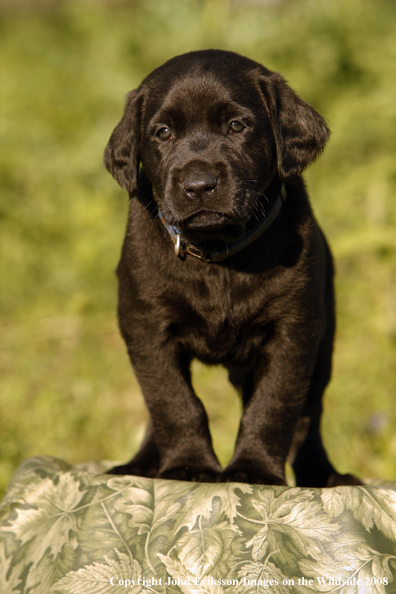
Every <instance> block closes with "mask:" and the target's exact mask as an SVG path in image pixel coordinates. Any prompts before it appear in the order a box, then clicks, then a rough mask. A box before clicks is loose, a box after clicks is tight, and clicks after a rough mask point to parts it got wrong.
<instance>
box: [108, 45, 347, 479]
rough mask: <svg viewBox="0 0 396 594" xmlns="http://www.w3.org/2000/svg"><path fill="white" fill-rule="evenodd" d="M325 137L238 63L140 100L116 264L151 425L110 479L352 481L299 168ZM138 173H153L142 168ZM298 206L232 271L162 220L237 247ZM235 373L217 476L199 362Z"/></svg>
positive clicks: (276, 81) (190, 235)
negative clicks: (184, 244) (330, 441)
mask: <svg viewBox="0 0 396 594" xmlns="http://www.w3.org/2000/svg"><path fill="white" fill-rule="evenodd" d="M328 134H329V132H328V129H327V126H326V124H325V122H324V120H323V119H322V118H321V117H320V116H319V115H318V114H317V113H316V111H315V110H314V109H313V108H312V107H310V106H309V105H308V104H307V103H305V102H304V101H303V100H302V99H300V98H299V97H298V96H297V95H296V94H295V93H294V92H293V91H292V90H291V89H290V88H289V87H288V85H287V84H286V82H285V81H284V79H283V78H282V77H281V76H280V75H279V74H276V73H273V72H270V71H269V70H267V69H266V68H264V67H263V66H261V65H259V64H257V63H255V62H253V61H251V60H249V59H247V58H244V57H242V56H239V55H237V54H234V53H230V52H224V51H218V50H207V51H200V52H192V53H189V54H185V55H182V56H178V57H176V58H174V59H172V60H170V61H169V62H167V63H166V64H164V65H163V66H161V67H160V68H158V69H156V70H155V71H154V72H152V73H151V74H150V75H149V76H148V77H147V78H146V79H145V80H144V81H143V82H142V84H141V85H140V87H139V88H138V89H136V90H135V91H132V92H131V93H130V94H129V95H128V97H127V101H126V106H125V112H124V115H123V117H122V119H121V122H120V123H119V124H118V126H117V127H116V128H115V130H114V132H113V134H112V136H111V138H110V141H109V144H108V146H107V148H106V152H105V164H106V167H107V168H108V170H109V171H110V172H111V173H112V175H113V176H114V177H115V179H116V180H117V181H118V182H119V183H120V184H121V186H122V187H123V188H125V189H126V190H127V191H128V192H129V194H130V196H131V198H133V199H132V200H131V205H130V214H129V221H128V228H127V233H126V237H125V242H124V246H123V251H122V257H121V261H120V264H119V266H118V270H117V273H118V278H119V323H120V328H121V332H122V335H123V337H124V340H125V342H126V345H127V348H128V352H129V356H130V359H131V362H132V365H133V368H134V370H135V373H136V376H137V378H138V380H139V383H140V386H141V388H142V391H143V394H144V397H145V400H146V403H147V406H148V409H149V412H150V418H151V420H150V423H149V427H148V430H147V433H146V437H145V439H144V442H143V444H142V446H141V449H140V450H139V452H138V453H137V454H136V456H135V457H134V458H133V460H131V462H130V463H129V464H126V465H124V466H120V467H117V468H116V469H113V471H112V472H116V473H120V474H121V473H127V474H141V475H144V476H155V477H162V478H173V479H186V480H198V481H216V480H220V481H233V480H236V481H248V482H252V483H264V484H279V485H283V484H285V474H284V467H285V461H286V458H287V456H288V455H290V456H291V458H292V462H293V468H294V471H295V473H296V480H297V484H298V485H304V486H318V487H319V486H326V485H335V484H351V483H353V482H354V481H355V479H354V478H353V477H351V476H350V475H346V476H341V475H339V474H338V473H337V472H336V471H335V470H334V468H333V467H332V465H331V464H330V462H329V461H328V458H327V456H326V453H325V451H324V448H323V446H322V441H321V437H320V432H319V424H320V416H321V410H322V404H321V400H322V394H323V391H324V389H325V387H326V385H327V383H328V381H329V379H330V373H331V356H332V346H333V336H334V325H335V320H334V296H333V266H332V260H331V255H330V251H329V248H328V246H327V244H326V241H325V239H324V237H323V234H322V232H321V231H320V229H319V227H318V225H317V223H316V221H315V218H314V216H313V214H312V210H311V207H310V204H309V201H308V197H307V193H306V190H305V187H304V183H303V181H302V179H301V177H300V174H301V173H302V171H303V170H304V169H305V168H306V167H307V166H308V165H309V164H310V163H311V162H312V161H313V160H314V159H315V158H316V157H317V156H318V154H319V153H320V152H321V151H322V149H323V147H324V145H325V143H326V141H327V138H328ZM139 163H140V164H141V165H142V168H141V171H140V174H139ZM282 183H285V187H286V190H287V196H288V197H287V200H286V203H285V204H284V205H283V207H282V209H281V212H280V214H279V216H278V217H277V219H276V220H275V222H274V223H273V224H272V225H271V226H270V227H269V229H268V230H267V231H266V232H265V233H264V234H263V235H262V236H261V237H260V238H259V239H257V240H256V241H255V242H254V243H252V244H251V245H249V246H248V247H245V248H244V249H243V250H241V251H240V252H239V253H237V254H235V255H233V256H231V257H229V258H228V259H226V260H224V261H223V262H221V263H207V262H203V261H200V260H198V259H196V258H193V257H191V256H189V255H187V256H186V257H185V258H184V259H182V258H179V257H177V256H176V255H175V252H174V245H173V243H172V240H171V238H170V236H169V234H168V233H167V232H166V231H165V228H164V226H163V224H162V223H161V221H160V218H159V215H161V216H162V217H163V219H165V221H166V222H167V223H169V224H171V225H176V226H177V227H178V228H179V229H180V230H181V233H182V235H183V237H184V238H186V239H187V240H188V241H191V242H192V243H193V244H195V245H199V246H208V245H213V244H214V242H220V243H224V242H229V241H234V240H237V239H238V238H241V237H243V236H244V234H245V232H246V230H247V229H248V228H249V227H250V226H251V225H253V224H254V223H255V222H256V221H258V220H260V219H262V218H263V217H265V215H266V213H269V212H270V211H271V209H272V206H273V203H274V201H275V200H276V198H277V196H278V194H279V191H280V188H281V186H282ZM193 358H198V359H200V360H201V361H203V362H204V363H207V364H214V365H218V364H220V365H224V366H225V367H226V368H227V369H228V370H229V373H230V380H231V381H232V382H233V383H234V384H235V385H237V386H238V387H240V389H241V392H242V397H243V404H244V412H243V415H242V419H241V424H240V429H239V434H238V438H237V442H236V446H235V453H234V456H233V458H232V460H231V461H230V463H229V464H228V466H227V467H226V468H225V469H224V470H222V469H221V467H220V464H219V462H218V460H217V458H216V456H215V454H214V452H213V449H212V443H211V437H210V434H209V429H208V422H207V415H206V412H205V410H204V408H203V406H202V404H201V402H200V400H199V399H198V398H197V396H196V395H195V394H194V391H193V388H192V386H191V378H190V363H191V360H192V359H193Z"/></svg>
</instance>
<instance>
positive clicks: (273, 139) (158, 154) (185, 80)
mask: <svg viewBox="0 0 396 594" xmlns="http://www.w3.org/2000/svg"><path fill="white" fill-rule="evenodd" d="M327 136H328V130H327V127H326V125H325V123H324V121H323V119H322V118H321V117H320V116H319V115H318V114H317V113H316V112H315V111H314V110H313V109H312V108H311V107H310V106H309V105H308V104H306V103H305V102H304V101H303V100H302V99H300V98H299V97H298V96H297V95H296V94H295V93H294V92H293V91H292V90H291V89H290V88H289V87H288V86H287V84H286V83H285V81H284V80H283V78H282V77H281V76H280V75H278V74H276V73H273V72H270V71H269V70H267V69H266V68H264V67H263V66H260V65H259V64H257V63H256V62H252V61H251V60H249V59H247V58H243V57H242V56H239V55H237V54H234V53H231V52H223V51H218V50H205V51H201V52H191V53H189V54H184V55H182V56H178V57H176V58H173V59H172V60H170V61H169V62H166V63H165V64H164V65H163V66H161V67H160V68H158V69H156V70H154V72H152V73H151V74H150V75H149V76H148V77H147V78H146V79H145V80H144V81H143V83H142V84H141V86H140V87H139V88H138V89H137V90H135V91H132V92H131V93H130V94H129V96H128V99H127V104H126V107H125V112H124V116H123V118H122V120H121V122H120V123H119V124H118V126H117V127H116V128H115V130H114V132H113V134H112V136H111V138H110V141H109V144H108V146H107V148H106V152H105V164H106V166H107V168H108V169H109V170H110V171H111V173H112V174H113V175H114V177H115V178H116V179H117V180H118V181H119V183H120V184H121V185H122V186H123V187H124V188H125V189H127V190H128V191H129V192H130V194H134V193H135V192H136V188H137V173H138V167H139V163H140V162H141V163H142V165H143V169H144V171H145V174H146V176H147V177H148V179H149V181H150V182H151V185H152V193H153V196H154V199H155V202H156V204H157V207H158V210H159V212H160V213H161V216H162V217H163V218H164V219H165V220H166V221H167V222H168V223H170V224H174V225H176V226H177V227H178V228H179V229H180V230H181V231H182V233H183V234H184V235H186V236H190V237H191V236H193V237H195V239H198V240H199V239H203V240H204V239H213V238H221V239H224V240H232V239H237V238H238V237H240V236H242V235H243V234H244V232H245V226H246V225H247V223H248V222H249V221H252V220H257V219H258V218H259V217H261V216H263V215H264V214H265V206H266V203H267V198H266V195H265V194H266V190H267V189H268V187H269V186H270V184H271V182H272V181H273V180H274V178H275V176H278V177H279V178H280V179H281V180H287V179H291V178H293V177H295V176H296V175H299V174H300V173H301V171H302V170H303V169H304V168H305V167H306V166H307V165H308V164H309V163H310V162H311V161H312V160H313V159H314V158H315V157H316V155H317V154H318V153H319V152H320V151H321V150H322V148H323V147H324V144H325V142H326V140H327Z"/></svg>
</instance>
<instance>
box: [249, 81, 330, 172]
mask: <svg viewBox="0 0 396 594" xmlns="http://www.w3.org/2000/svg"><path fill="white" fill-rule="evenodd" d="M268 75H269V76H262V77H261V82H260V88H261V92H262V93H263V95H264V99H265V103H266V106H267V109H268V111H269V116H270V120H271V123H272V128H273V131H274V136H275V143H276V150H277V161H278V173H279V175H280V177H281V178H282V179H292V178H293V177H295V176H297V175H300V174H301V173H302V172H303V170H304V169H305V168H306V167H307V166H308V165H309V164H310V163H312V161H314V160H315V159H316V157H317V156H318V155H319V154H320V153H321V152H322V150H323V149H324V146H325V144H326V141H327V139H328V138H329V134H330V131H329V129H328V127H327V126H326V122H325V121H324V119H323V118H322V117H321V116H320V115H319V114H318V113H317V112H316V111H315V110H314V109H313V107H311V106H310V105H308V103H306V102H305V101H303V100H302V99H301V98H300V97H299V96H298V95H297V94H296V93H295V92H294V91H293V90H292V89H291V88H290V87H289V86H288V85H287V83H286V81H285V80H284V78H283V77H282V76H280V74H277V73H275V72H271V73H270V72H269V71H268Z"/></svg>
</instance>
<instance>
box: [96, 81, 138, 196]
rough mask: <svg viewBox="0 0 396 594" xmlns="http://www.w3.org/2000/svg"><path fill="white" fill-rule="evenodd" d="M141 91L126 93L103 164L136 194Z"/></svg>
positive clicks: (130, 192)
mask: <svg viewBox="0 0 396 594" xmlns="http://www.w3.org/2000/svg"><path fill="white" fill-rule="evenodd" d="M141 104H142V93H141V91H140V89H135V90H134V91H131V92H130V93H128V95H127V98H126V102H125V109H124V115H123V116H122V118H121V121H120V123H119V124H118V125H117V126H116V127H115V128H114V130H113V133H112V135H111V136H110V140H109V142H108V145H107V146H106V149H105V152H104V159H103V160H104V164H105V166H106V168H107V169H108V170H109V171H110V173H111V174H112V176H113V177H114V178H115V179H116V180H117V181H118V183H119V184H120V186H122V187H123V188H124V190H127V192H129V194H130V196H133V195H134V194H136V190H137V184H138V173H139V162H140V157H139V133H140V113H141Z"/></svg>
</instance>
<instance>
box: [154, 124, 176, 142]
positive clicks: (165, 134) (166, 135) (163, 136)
mask: <svg viewBox="0 0 396 594" xmlns="http://www.w3.org/2000/svg"><path fill="white" fill-rule="evenodd" d="M157 136H158V138H159V139H160V140H169V139H170V138H171V136H172V134H171V131H170V130H169V128H167V127H166V126H164V127H163V128H160V129H159V130H158V132H157Z"/></svg>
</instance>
